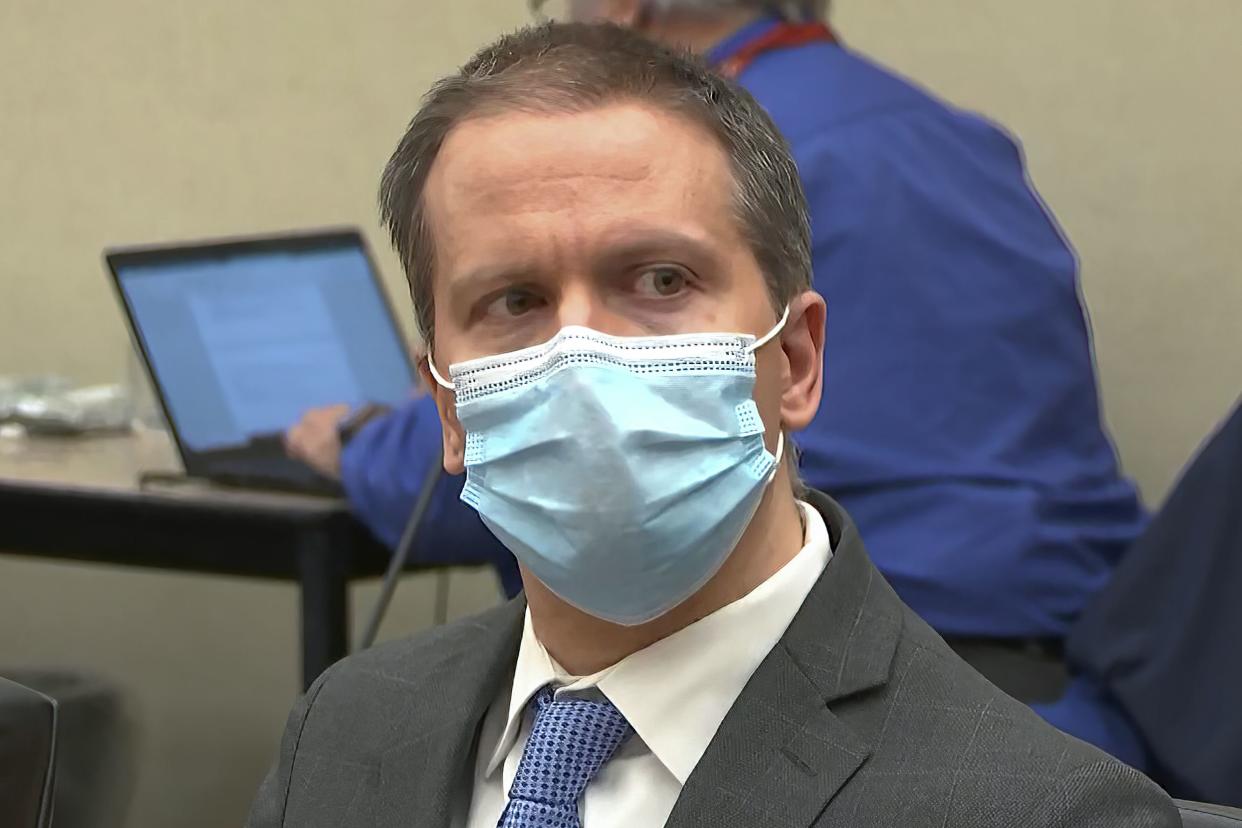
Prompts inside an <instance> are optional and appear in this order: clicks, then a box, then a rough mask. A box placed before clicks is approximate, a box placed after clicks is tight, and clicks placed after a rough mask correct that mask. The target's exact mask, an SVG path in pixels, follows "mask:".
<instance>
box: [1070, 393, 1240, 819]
mask: <svg viewBox="0 0 1242 828" xmlns="http://www.w3.org/2000/svg"><path fill="white" fill-rule="evenodd" d="M1239 504H1242V404H1240V405H1239V406H1238V407H1237V408H1236V409H1235V410H1234V412H1233V414H1232V416H1230V417H1229V418H1228V419H1226V421H1225V422H1224V423H1223V424H1222V425H1221V427H1220V429H1219V430H1218V431H1217V432H1216V433H1215V434H1214V435H1213V436H1212V437H1211V438H1210V439H1209V440H1208V441H1207V442H1206V443H1205V444H1204V446H1203V448H1202V450H1201V451H1200V452H1199V454H1198V456H1196V457H1195V459H1194V460H1193V461H1192V462H1191V463H1190V465H1189V466H1187V468H1186V470H1185V472H1184V473H1183V474H1182V478H1181V480H1180V481H1179V482H1178V484H1177V485H1176V486H1175V487H1174V488H1173V491H1172V492H1171V493H1170V494H1169V497H1168V500H1167V501H1166V502H1165V504H1164V506H1163V507H1162V508H1161V509H1160V512H1159V513H1158V514H1157V515H1156V516H1155V518H1154V519H1153V520H1152V522H1151V525H1150V526H1149V527H1148V528H1147V531H1146V532H1144V533H1143V535H1142V536H1141V537H1140V538H1139V539H1138V541H1137V542H1136V543H1135V544H1134V546H1133V547H1132V548H1131V549H1130V550H1129V551H1128V552H1127V553H1126V555H1125V557H1124V558H1123V559H1122V561H1121V564H1120V565H1119V566H1118V567H1117V569H1116V571H1115V572H1114V573H1113V577H1112V580H1111V581H1110V582H1109V583H1108V585H1107V586H1106V587H1105V588H1104V589H1103V590H1102V591H1101V592H1100V594H1099V595H1098V596H1096V598H1095V599H1094V600H1093V601H1092V602H1091V604H1090V606H1088V607H1087V609H1086V611H1085V612H1084V613H1083V614H1082V616H1081V617H1080V618H1079V619H1078V621H1077V623H1076V624H1075V626H1074V628H1073V629H1072V630H1071V631H1070V635H1069V638H1068V640H1067V642H1066V655H1067V658H1068V660H1069V663H1070V665H1071V667H1073V668H1074V669H1075V670H1076V671H1077V672H1081V673H1086V674H1087V675H1089V676H1091V677H1093V678H1094V679H1095V680H1096V682H1098V683H1099V684H1102V685H1103V686H1104V687H1105V688H1106V689H1107V690H1108V692H1109V693H1110V694H1111V695H1112V696H1113V698H1115V699H1116V700H1117V701H1118V702H1119V703H1120V704H1121V707H1122V708H1123V709H1124V710H1125V712H1126V713H1127V714H1128V715H1129V717H1130V719H1131V721H1133V722H1134V724H1135V725H1136V726H1137V728H1138V730H1139V732H1140V733H1141V734H1142V737H1143V741H1144V742H1145V743H1146V746H1147V749H1148V752H1149V754H1150V756H1149V762H1148V767H1147V772H1148V775H1149V776H1150V777H1151V778H1152V779H1153V780H1155V781H1156V783H1157V784H1159V785H1160V786H1161V787H1162V788H1164V789H1165V790H1166V791H1168V792H1169V793H1170V794H1172V795H1173V796H1175V797H1181V798H1184V799H1189V800H1200V801H1205V802H1219V803H1221V804H1224V805H1229V806H1232V807H1235V808H1242V716H1239V715H1238V714H1237V711H1238V700H1239V699H1242V658H1239V657H1238V631H1239V630H1242V601H1239V600H1238V597H1239V588H1240V587H1242V508H1239Z"/></svg>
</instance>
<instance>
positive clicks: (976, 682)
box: [869, 608, 1180, 828]
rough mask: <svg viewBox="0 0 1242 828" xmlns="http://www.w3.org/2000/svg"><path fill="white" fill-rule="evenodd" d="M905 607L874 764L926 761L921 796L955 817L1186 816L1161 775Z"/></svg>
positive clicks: (966, 820)
mask: <svg viewBox="0 0 1242 828" xmlns="http://www.w3.org/2000/svg"><path fill="white" fill-rule="evenodd" d="M903 609H904V617H903V633H902V636H901V642H900V643H899V645H898V648H897V652H896V653H895V655H894V660H893V667H892V677H891V680H890V682H889V685H888V686H887V688H886V689H885V691H884V692H885V694H886V695H887V697H888V698H887V699H886V704H885V705H883V707H884V711H885V712H884V715H885V720H884V722H883V724H882V725H881V727H880V731H879V732H880V739H879V743H878V744H877V745H876V746H875V747H876V749H875V753H874V754H873V757H872V759H873V761H874V763H875V764H874V767H873V768H871V770H872V772H875V771H879V772H881V773H888V772H903V771H904V770H905V769H909V768H919V769H921V770H920V773H921V774H922V780H923V781H924V782H926V783H928V784H927V785H926V787H925V789H924V791H925V792H924V794H923V795H924V797H925V801H923V802H922V803H921V804H922V805H923V806H924V807H926V808H927V809H928V812H932V813H941V814H944V815H945V816H946V817H947V819H948V821H947V823H946V824H951V825H952V824H964V825H965V824H988V825H993V824H997V825H999V824H1005V825H1030V826H1045V825H1046V826H1071V825H1072V826H1078V825H1087V826H1097V825H1098V826H1110V827H1111V826H1117V828H1122V826H1130V825H1139V826H1150V828H1157V827H1159V828H1163V826H1176V825H1179V824H1180V823H1179V821H1178V817H1177V811H1176V808H1175V807H1174V806H1173V803H1172V800H1171V799H1170V798H1169V797H1168V795H1167V794H1165V793H1164V792H1163V791H1162V790H1160V788H1159V787H1157V786H1156V785H1155V784H1154V783H1153V782H1151V781H1150V780H1148V779H1147V778H1146V777H1145V776H1143V775H1142V774H1141V773H1139V772H1138V771H1135V770H1134V769H1132V768H1130V767H1128V766H1126V765H1124V764H1122V763H1121V762H1119V761H1117V760H1116V759H1113V758H1112V757H1110V756H1108V755H1107V754H1105V753H1103V752H1102V751H1100V750H1098V749H1097V748H1095V747H1093V746H1091V745H1088V744H1086V743H1085V742H1082V741H1079V740H1078V739H1075V738H1073V737H1071V736H1068V735H1066V734H1065V733H1062V732H1061V731H1059V730H1057V729H1056V728H1054V727H1053V726H1051V725H1050V724H1048V723H1047V722H1045V721H1044V720H1043V719H1041V718H1040V717H1039V716H1038V715H1037V714H1036V713H1035V712H1034V711H1033V710H1031V708H1030V707H1028V706H1027V705H1025V704H1023V703H1021V702H1019V701H1017V700H1015V699H1013V698H1011V697H1009V696H1007V695H1006V694H1005V693H1004V692H1002V691H1001V690H1000V689H999V688H997V687H996V686H995V685H993V684H992V683H991V682H989V681H988V680H987V679H985V678H984V677H983V676H981V675H980V674H979V673H978V672H976V671H975V670H974V669H973V668H972V667H971V666H970V665H968V664H967V663H966V662H965V661H963V660H962V659H961V658H960V657H959V656H958V655H957V654H956V653H954V652H953V650H952V649H950V648H949V646H948V645H947V644H945V643H944V641H943V640H942V639H941V638H940V637H939V636H938V635H936V633H935V632H933V631H932V630H931V629H930V628H929V627H928V626H927V625H926V624H925V623H924V622H923V621H922V620H920V619H919V618H918V617H917V616H916V615H914V613H913V612H912V611H910V610H909V609H906V608H903ZM869 764H871V763H869ZM976 819H978V820H982V821H979V822H972V820H976Z"/></svg>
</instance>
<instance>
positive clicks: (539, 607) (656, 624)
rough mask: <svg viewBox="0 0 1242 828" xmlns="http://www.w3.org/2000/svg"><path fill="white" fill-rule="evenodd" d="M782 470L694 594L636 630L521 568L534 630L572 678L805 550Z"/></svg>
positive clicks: (649, 640) (707, 611) (738, 593)
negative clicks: (571, 600)
mask: <svg viewBox="0 0 1242 828" xmlns="http://www.w3.org/2000/svg"><path fill="white" fill-rule="evenodd" d="M800 508H801V507H800V506H799V505H798V503H797V501H796V500H795V499H794V496H793V489H792V487H791V485H790V481H789V478H788V476H787V471H786V467H785V466H784V465H782V470H781V471H780V473H779V474H778V475H777V478H776V479H775V480H774V481H773V482H772V485H771V486H769V487H768V490H767V493H766V494H765V495H764V498H763V500H762V501H761V502H760V504H759V508H758V510H756V512H755V515H754V517H753V518H752V519H751V521H750V525H749V526H747V528H746V532H745V533H744V534H743V535H742V539H741V541H739V542H738V545H737V547H736V548H735V549H734V550H733V553H732V554H731V555H729V558H728V559H727V560H726V561H725V562H724V564H723V565H722V566H721V567H720V570H719V571H718V572H717V573H716V574H715V576H713V577H712V579H711V580H710V581H708V582H707V583H706V584H705V585H704V586H703V587H702V588H701V589H700V590H699V591H698V592H696V593H695V594H694V595H692V596H690V597H689V598H688V599H686V600H685V601H684V602H682V603H681V604H679V605H678V606H676V607H674V608H673V609H672V610H670V611H669V612H667V613H665V614H664V615H662V616H660V617H659V618H656V619H654V620H652V621H648V622H647V623H645V624H640V625H638V626H634V627H626V626H622V625H619V624H613V623H610V622H608V621H604V620H602V619H600V618H596V617H595V616H593V615H588V614H587V613H585V612H583V611H581V610H579V609H577V608H576V607H574V606H572V605H570V604H568V603H566V602H565V601H563V600H561V599H560V598H558V597H557V596H556V595H555V594H553V593H552V592H551V591H549V590H548V588H547V587H545V586H544V585H543V584H542V583H541V582H540V581H539V580H538V579H536V578H535V577H534V576H533V575H532V574H531V573H530V572H529V571H528V570H527V569H526V568H525V567H523V568H522V580H523V582H524V583H525V586H526V600H527V603H528V605H529V607H530V617H531V622H532V623H533V624H534V627H535V635H536V636H537V637H538V638H539V642H540V643H541V644H542V645H543V646H544V649H546V650H547V651H548V654H549V655H551V656H552V658H554V659H555V660H556V661H557V663H558V664H560V665H561V666H562V667H564V668H565V669H566V670H567V671H569V673H570V674H571V675H575V676H589V675H592V674H593V673H597V672H599V671H600V670H603V669H604V668H606V667H611V666H612V665H614V664H616V663H617V662H619V661H621V659H623V658H625V657H626V656H628V655H631V654H633V653H636V652H638V651H639V650H641V649H644V648H645V647H649V646H651V645H652V644H654V643H655V642H657V641H659V640H661V639H663V638H667V637H668V636H670V635H672V634H673V633H675V632H677V631H678V630H681V629H684V628H685V627H688V626H690V625H691V624H693V623H694V622H695V621H698V620H699V619H701V618H705V617H707V616H708V615H711V614H712V613H713V612H715V611H716V610H718V609H720V608H721V607H724V606H727V605H729V604H731V603H733V602H734V601H736V600H738V599H739V598H742V597H743V596H745V595H747V594H748V593H749V592H750V591H751V590H753V589H754V588H755V587H757V586H759V585H760V584H762V583H763V582H764V581H766V580H767V579H768V578H770V577H772V576H773V575H775V574H776V573H777V572H778V571H780V569H781V567H783V566H784V565H785V564H787V563H789V561H791V560H793V558H794V557H795V556H796V555H797V554H798V552H799V551H800V550H801V549H802V545H803V530H802V523H801V521H800V513H799V511H798V510H799V509H800Z"/></svg>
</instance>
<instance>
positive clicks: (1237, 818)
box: [1177, 799, 1242, 828]
mask: <svg viewBox="0 0 1242 828" xmlns="http://www.w3.org/2000/svg"><path fill="white" fill-rule="evenodd" d="M1177 810H1179V811H1181V813H1182V826H1183V828H1239V826H1242V811H1239V810H1238V809H1237V808H1224V807H1222V806H1220V805H1205V804H1204V803H1202V802H1185V801H1183V800H1180V799H1179V800H1177Z"/></svg>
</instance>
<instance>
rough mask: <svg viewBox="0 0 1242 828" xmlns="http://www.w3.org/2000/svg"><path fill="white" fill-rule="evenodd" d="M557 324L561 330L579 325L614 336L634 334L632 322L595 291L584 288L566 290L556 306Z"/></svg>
mask: <svg viewBox="0 0 1242 828" xmlns="http://www.w3.org/2000/svg"><path fill="white" fill-rule="evenodd" d="M557 323H558V324H559V326H560V327H562V328H567V327H569V326H570V325H579V326H582V327H585V328H590V329H592V330H595V331H599V332H601V333H606V334H612V335H614V336H630V335H632V334H634V333H635V325H634V322H633V321H632V320H630V319H628V318H626V317H625V315H624V314H621V313H618V312H617V311H616V310H614V309H613V308H611V307H609V304H608V303H607V302H606V301H604V297H603V296H601V295H600V292H599V291H597V290H592V289H590V288H587V287H585V286H583V287H575V288H573V289H570V290H566V291H565V292H564V293H563V294H562V295H561V300H560V302H559V304H558V306H557Z"/></svg>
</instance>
